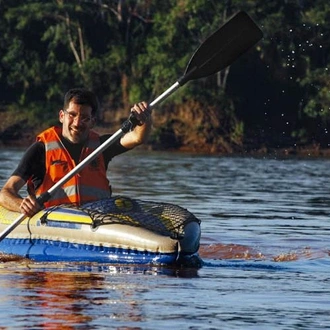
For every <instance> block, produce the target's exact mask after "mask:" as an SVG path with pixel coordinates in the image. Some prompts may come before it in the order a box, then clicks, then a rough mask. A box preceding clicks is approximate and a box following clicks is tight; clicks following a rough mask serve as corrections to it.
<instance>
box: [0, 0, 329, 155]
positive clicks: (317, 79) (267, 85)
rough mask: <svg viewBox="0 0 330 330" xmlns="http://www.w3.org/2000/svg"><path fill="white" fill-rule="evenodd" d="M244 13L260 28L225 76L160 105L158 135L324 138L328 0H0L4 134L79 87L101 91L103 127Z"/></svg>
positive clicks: (227, 140)
mask: <svg viewBox="0 0 330 330" xmlns="http://www.w3.org/2000/svg"><path fill="white" fill-rule="evenodd" d="M239 10H245V11H246V12H248V13H249V15H250V16H251V17H252V18H253V19H254V20H255V21H256V22H257V24H258V25H259V26H260V27H261V28H262V30H263V32H264V38H263V40H262V41H260V42H259V43H258V45H257V46H256V47H254V48H253V49H251V50H250V51H249V52H247V53H246V54H245V55H243V56H242V57H241V58H240V59H239V60H238V61H237V62H235V63H234V64H233V65H232V66H231V67H229V68H227V69H225V70H223V71H222V72H220V73H219V74H217V75H214V76H212V77H209V78H206V79H201V80H197V81H192V82H189V83H188V84H187V85H186V86H184V87H183V88H181V89H180V90H179V91H178V92H176V93H175V94H174V95H173V96H171V98H169V99H168V100H166V102H164V103H163V104H162V105H161V106H160V107H159V108H158V109H157V111H155V115H154V117H155V130H154V134H153V137H152V139H151V142H152V143H153V145H158V146H161V147H177V148H179V147H180V148H186V149H190V150H191V149H194V150H205V151H209V152H221V151H222V152H233V151H235V150H244V149H249V148H261V147H263V146H264V147H275V148H277V147H291V148H295V147H297V148H298V147H299V146H304V145H314V146H315V148H318V147H327V146H328V143H330V141H329V137H328V135H329V134H328V123H329V119H330V79H329V65H330V63H329V62H330V56H329V50H330V43H329V40H330V24H329V21H330V4H329V2H328V1H325V0H275V1H264V0H244V1H243V0H221V1H220V0H213V1H212V0H168V1H162V0H155V1H150V0H127V1H124V0H111V1H110V0H108V1H106V0H72V1H64V0H43V1H32V0H11V1H5V0H0V55H1V56H0V93H1V98H0V111H1V114H2V122H1V124H0V138H2V140H5V139H6V138H11V139H13V138H14V137H15V134H16V137H17V138H20V137H21V134H22V130H24V132H26V131H27V130H26V129H27V128H28V127H33V128H35V130H36V131H39V130H40V129H42V128H43V127H44V126H46V125H49V124H52V123H55V122H56V119H57V112H58V110H59V109H60V108H61V105H62V98H63V94H64V93H65V91H66V90H68V89H69V88H72V87H76V86H85V87H88V88H90V89H92V90H94V91H95V92H96V93H97V94H98V96H99V99H100V103H101V109H102V111H101V113H100V118H99V123H100V125H107V124H110V123H111V124H112V125H115V126H114V128H117V126H116V125H118V123H119V122H120V120H121V119H123V118H126V117H127V115H128V109H129V108H130V104H132V103H134V102H137V101H139V100H142V99H146V100H152V99H154V98H155V97H156V96H158V95H159V94H160V93H162V92H163V91H164V90H166V89H167V88H168V87H170V86H171V85H172V84H173V83H174V82H175V81H176V80H177V79H178V78H179V77H180V76H181V75H182V74H183V72H184V69H185V66H186V64H187V63H188V61H189V58H190V56H191V55H192V54H193V52H194V50H195V49H196V48H197V47H198V45H199V44H200V43H201V42H202V41H203V40H204V39H205V38H206V37H207V36H208V35H210V34H211V33H212V32H213V31H215V30H216V29H217V28H218V27H219V26H220V25H222V24H223V23H224V22H225V21H226V20H227V19H228V18H229V17H230V16H232V15H233V14H234V13H236V12H237V11H239Z"/></svg>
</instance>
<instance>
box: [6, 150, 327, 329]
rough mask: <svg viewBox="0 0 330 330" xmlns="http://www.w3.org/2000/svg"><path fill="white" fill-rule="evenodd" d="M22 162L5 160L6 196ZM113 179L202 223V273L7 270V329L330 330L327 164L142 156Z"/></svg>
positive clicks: (15, 153)
mask: <svg viewBox="0 0 330 330" xmlns="http://www.w3.org/2000/svg"><path fill="white" fill-rule="evenodd" d="M22 152H23V151H22V150H19V149H2V150H1V151H0V156H1V169H0V185H1V186H2V185H3V183H4V181H5V179H6V178H7V176H8V175H9V174H10V173H11V172H12V170H13V168H14V167H15V166H16V164H17V162H18V160H19V158H20V156H21V154H22ZM109 177H110V179H111V182H112V186H113V191H114V194H115V195H116V194H120V195H126V196H128V197H132V198H140V199H145V200H152V201H160V202H170V203H174V204H178V205H180V206H182V207H185V208H187V209H188V210H189V211H191V212H192V213H194V214H195V215H196V216H197V217H199V218H200V219H201V220H202V238H201V248H200V256H201V257H202V259H203V261H204V265H203V267H202V268H201V269H199V270H191V269H187V270H175V269H170V268H156V267H134V266H122V267H120V266H117V267H115V266H111V265H95V264H94V265H89V264H86V265H81V264H79V265H78V264H68V263H67V264H61V263H54V264H51V263H49V264H42V263H34V262H32V261H29V260H16V261H15V260H11V261H10V260H9V259H7V260H5V259H4V260H3V261H2V262H1V263H0V315H1V319H0V322H1V323H0V328H1V329H13V328H15V329H23V328H24V329H327V328H329V329H330V258H329V251H330V249H329V240H330V238H329V234H330V229H329V214H330V187H329V182H330V160H324V159H274V158H271V159H265V158H259V159H254V158H250V157H218V156H201V155H190V154H180V153H159V152H145V151H139V152H131V153H127V154H124V155H121V156H118V157H117V158H115V159H114V160H113V161H112V163H111V164H110V171H109Z"/></svg>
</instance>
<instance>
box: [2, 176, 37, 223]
mask: <svg viewBox="0 0 330 330" xmlns="http://www.w3.org/2000/svg"><path fill="white" fill-rule="evenodd" d="M25 183H26V182H25V181H24V180H23V179H22V178H21V177H19V176H17V175H13V176H11V177H10V178H9V179H8V181H7V182H6V184H5V185H4V186H3V188H2V189H1V191H0V205H2V206H3V207H5V208H6V209H8V210H10V211H15V212H21V213H24V214H25V215H27V216H32V215H33V214H35V213H37V212H38V211H40V206H39V204H38V203H37V202H36V199H35V197H34V196H27V197H25V198H23V197H22V196H20V195H19V193H18V192H19V191H20V189H21V188H22V187H23V186H24V185H25Z"/></svg>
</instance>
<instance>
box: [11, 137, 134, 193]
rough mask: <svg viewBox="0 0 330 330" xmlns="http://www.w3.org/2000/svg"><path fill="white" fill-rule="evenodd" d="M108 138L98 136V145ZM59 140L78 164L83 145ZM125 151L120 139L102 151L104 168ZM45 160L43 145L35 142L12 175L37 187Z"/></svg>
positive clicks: (41, 179) (41, 178)
mask: <svg viewBox="0 0 330 330" xmlns="http://www.w3.org/2000/svg"><path fill="white" fill-rule="evenodd" d="M110 136H111V135H110V134H107V135H102V136H100V143H101V144H102V143H103V142H105V141H106V140H107V139H108V138H109V137H110ZM61 140H62V142H63V144H64V146H65V148H66V149H67V150H68V152H69V153H70V155H71V157H72V158H73V159H74V161H75V163H76V164H78V163H79V157H80V154H81V150H82V148H83V146H84V144H74V143H71V142H70V141H68V140H66V139H64V138H62V139H61ZM127 150H128V149H127V148H125V147H123V146H122V145H121V144H120V139H118V140H117V141H115V142H114V143H113V144H112V145H110V147H108V148H107V149H106V150H104V151H103V158H104V163H105V168H108V164H109V162H110V161H111V159H112V158H113V157H115V156H117V155H119V154H121V153H123V152H125V151H127ZM45 160H46V157H45V145H44V143H43V142H35V143H33V144H32V145H31V146H30V147H29V148H28V149H27V150H26V152H25V154H24V155H23V157H22V159H21V161H20V162H19V164H18V166H17V168H16V169H15V171H14V172H13V174H12V175H17V176H19V177H21V178H22V179H23V180H25V181H27V180H28V179H29V178H32V181H33V183H34V186H35V187H38V186H39V185H40V184H41V183H42V181H43V179H44V176H45V172H46V165H45Z"/></svg>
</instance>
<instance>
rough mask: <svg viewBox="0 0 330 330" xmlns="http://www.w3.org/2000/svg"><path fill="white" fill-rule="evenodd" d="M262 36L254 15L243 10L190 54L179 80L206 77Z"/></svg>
mask: <svg viewBox="0 0 330 330" xmlns="http://www.w3.org/2000/svg"><path fill="white" fill-rule="evenodd" d="M262 36H263V33H262V31H261V30H260V29H259V27H258V26H257V25H256V24H255V23H254V21H253V20H252V19H251V17H250V16H249V15H248V14H247V13H245V12H243V11H240V12H239V13H237V14H236V15H235V16H234V17H232V18H231V19H230V20H229V21H228V22H227V23H225V24H224V25H223V26H221V27H220V28H219V29H218V30H217V31H216V32H214V33H213V34H212V35H211V36H209V37H208V38H207V39H206V40H205V41H204V42H203V43H202V44H201V45H200V46H199V48H198V49H197V50H196V52H195V53H194V55H193V56H192V57H191V59H190V61H189V63H188V66H187V68H186V71H185V74H184V76H183V77H181V78H180V80H179V81H178V82H179V84H180V85H181V86H182V85H183V84H185V83H186V82H187V81H189V80H193V79H198V78H202V77H207V76H209V75H211V74H213V73H216V72H218V71H221V70H222V69H224V68H225V67H227V66H229V65H231V64H232V63H233V62H234V61H235V60H236V59H238V58H239V57H240V56H241V55H242V54H244V53H245V52H246V51H247V50H248V49H250V48H251V47H252V46H254V45H255V44H256V43H257V42H258V41H259V40H260V39H261V38H262Z"/></svg>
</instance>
